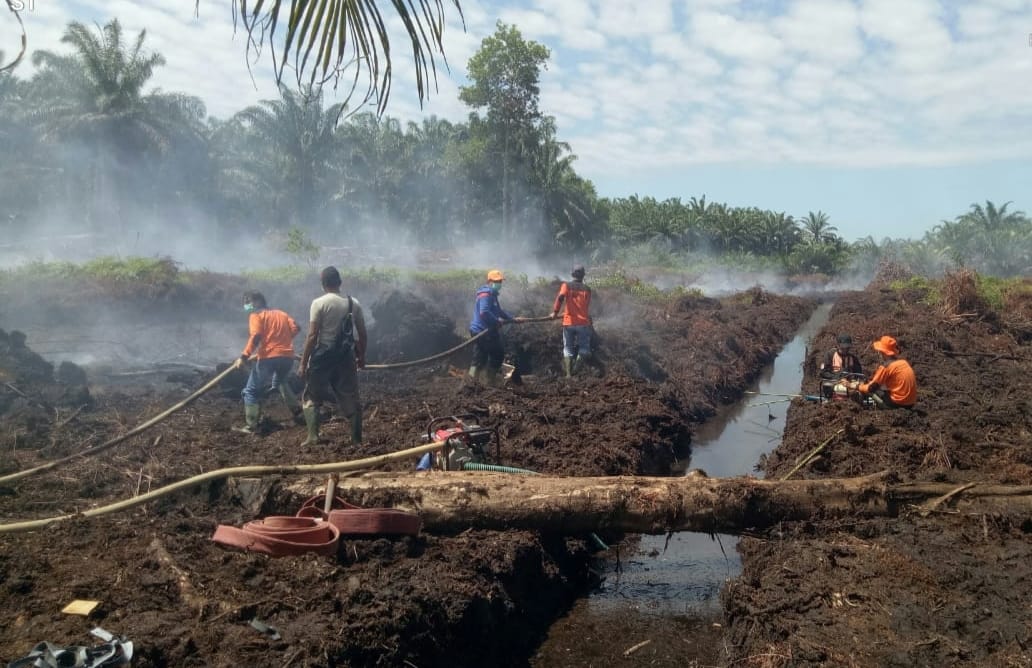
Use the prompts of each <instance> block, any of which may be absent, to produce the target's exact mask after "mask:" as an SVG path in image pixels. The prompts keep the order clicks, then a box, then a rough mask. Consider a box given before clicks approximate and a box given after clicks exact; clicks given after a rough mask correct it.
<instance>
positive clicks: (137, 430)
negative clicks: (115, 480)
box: [0, 316, 552, 484]
mask: <svg viewBox="0 0 1032 668" xmlns="http://www.w3.org/2000/svg"><path fill="white" fill-rule="evenodd" d="M551 319H552V318H551V316H543V317H540V318H526V319H524V320H522V321H521V322H544V321H546V320H551ZM486 333H487V330H484V331H483V332H480V333H478V334H476V335H474V336H472V337H470V338H469V339H467V340H466V341H463V342H462V343H460V344H459V345H457V346H455V347H453V348H449V349H448V350H446V351H444V352H443V353H438V354H436V355H431V356H430V357H424V358H423V359H418V360H412V361H410V362H398V363H395V364H367V365H366V366H365V368H366V369H375V370H380V369H402V368H406V367H411V366H416V365H419V364H426V363H427V362H432V361H435V360H438V359H441V358H443V357H447V356H448V355H451V354H453V353H455V352H456V351H459V350H461V349H462V348H465V347H466V346H468V345H470V344H472V343H473V342H474V341H476V340H477V339H478V338H480V337H481V336H483V335H484V334H486ZM235 370H236V369H235V367H232V366H230V367H229V368H227V369H225V370H224V371H222V372H221V373H219V374H218V375H217V376H215V377H214V378H212V379H211V380H210V381H208V382H207V383H205V384H204V385H203V386H202V387H201V388H200V389H198V390H197V391H196V392H194V393H193V394H191V395H190V396H188V397H186V398H185V399H183V400H182V401H180V402H179V403H177V404H175V405H173V406H171V407H169V408H168V409H166V410H165V411H163V412H161V413H159V414H157V415H155V416H154V417H152V418H151V419H149V420H147V421H146V422H143V423H141V424H139V425H137V426H135V427H133V428H132V429H130V430H129V431H127V432H126V433H124V434H122V435H121V436H116V437H115V438H112V439H110V440H108V441H105V442H104V443H101V444H100V445H97V446H95V447H92V448H87V449H85V450H80V451H79V452H76V453H73V454H71V455H68V456H67V457H61V458H60V459H55V460H53V461H50V462H47V463H45V464H40V465H39V466H35V467H33V468H30V469H25V470H24V471H17V472H15V473H8V474H7V475H4V476H0V484H2V483H9V482H14V481H15V480H21V479H22V478H26V477H28V476H30V475H33V474H36V473H42V472H43V471H49V470H50V469H53V468H56V467H58V466H60V465H62V464H66V463H68V462H70V461H74V460H76V459H80V458H82V457H89V456H92V455H95V454H98V453H100V452H103V451H105V450H107V449H109V448H112V447H114V446H116V445H118V444H119V443H121V442H123V441H125V440H127V439H129V438H132V437H133V436H136V435H138V434H141V433H143V432H144V431H146V430H148V429H150V428H151V427H153V426H154V425H156V424H158V423H160V422H162V421H164V420H165V419H166V418H168V417H169V416H170V415H172V414H173V413H176V412H178V411H180V410H182V409H184V408H186V407H187V406H189V405H190V404H192V403H193V402H194V401H196V400H197V399H199V398H200V397H201V396H202V395H204V394H206V393H207V392H210V391H211V390H212V389H213V388H215V386H217V385H218V384H219V382H221V381H222V380H223V379H224V378H225V377H226V376H228V375H229V374H230V373H232V372H233V371H235Z"/></svg>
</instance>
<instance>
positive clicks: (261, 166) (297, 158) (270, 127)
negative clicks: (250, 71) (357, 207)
mask: <svg viewBox="0 0 1032 668" xmlns="http://www.w3.org/2000/svg"><path fill="white" fill-rule="evenodd" d="M343 107H344V105H343V103H338V104H334V105H331V106H330V107H328V108H325V109H324V108H323V93H322V89H321V88H314V89H312V88H305V89H302V90H301V91H300V92H299V93H295V92H294V91H292V90H290V89H289V88H287V87H285V86H281V87H280V98H279V99H278V100H261V101H260V102H259V103H258V104H256V105H253V106H250V107H247V108H246V109H244V110H242V111H240V112H238V113H237V114H236V116H234V118H233V120H234V122H235V123H238V124H240V126H241V127H242V129H243V136H244V137H245V138H246V139H245V146H246V148H244V149H243V151H242V152H241V153H238V154H237V156H236V157H237V161H235V165H236V169H238V170H241V171H243V172H244V173H249V174H250V178H251V179H252V182H253V183H255V184H256V185H257V186H258V187H257V190H264V191H266V192H278V193H280V194H281V195H282V200H281V201H279V202H277V203H276V207H277V209H278V211H277V218H279V219H280V221H281V222H286V223H287V224H288V226H294V225H297V224H299V223H301V224H306V225H307V224H311V223H312V222H313V217H314V215H315V214H316V212H317V211H319V210H320V209H321V208H322V207H323V206H324V205H325V204H326V202H327V201H328V198H329V195H330V192H331V191H332V190H333V189H334V188H335V186H334V185H333V184H332V179H331V178H330V176H331V175H332V173H333V170H332V166H333V159H334V156H335V152H336V149H337V148H338V146H339V143H338V142H337V139H336V134H335V129H336V127H337V120H338V119H339V118H340V113H341V111H342V110H343ZM230 164H234V161H231V163H230Z"/></svg>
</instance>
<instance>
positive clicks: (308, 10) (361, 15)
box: [196, 0, 466, 114]
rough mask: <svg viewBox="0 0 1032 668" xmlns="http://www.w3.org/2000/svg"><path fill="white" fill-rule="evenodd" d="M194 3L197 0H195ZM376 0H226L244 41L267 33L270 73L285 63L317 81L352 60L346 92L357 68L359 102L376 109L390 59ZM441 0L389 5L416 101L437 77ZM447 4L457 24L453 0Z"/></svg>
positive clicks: (255, 43) (251, 43) (260, 39)
mask: <svg viewBox="0 0 1032 668" xmlns="http://www.w3.org/2000/svg"><path fill="white" fill-rule="evenodd" d="M196 3H197V6H199V5H200V0H196ZM379 4H386V3H378V2H374V1H373V0H269V1H266V0H255V1H252V2H250V3H249V2H248V1H247V0H234V10H235V11H234V21H235V20H236V19H237V18H239V19H240V21H241V22H242V23H243V25H244V28H245V29H246V30H247V33H248V40H247V44H248V47H247V48H248V49H249V50H250V49H260V48H261V45H262V44H264V43H265V40H266V39H267V40H268V43H269V45H270V47H269V48H270V49H271V50H272V57H273V62H274V63H275V69H276V81H277V82H278V83H280V84H282V83H283V73H284V72H285V71H286V70H288V69H289V70H293V71H294V72H295V73H296V77H297V83H298V84H302V83H307V84H308V85H310V86H316V85H320V84H322V83H325V82H327V81H330V80H331V79H332V80H334V81H336V80H338V79H339V78H340V76H341V75H342V74H344V72H345V71H346V70H349V69H351V68H355V71H354V73H353V74H348V75H347V76H348V77H349V78H351V79H352V83H351V90H350V92H349V94H348V99H349V102H350V98H351V96H352V95H353V94H354V93H355V92H356V91H357V90H358V89H359V81H360V80H361V79H362V73H363V72H364V73H365V91H364V93H363V95H362V100H361V103H360V104H358V105H354V104H349V106H351V107H352V108H357V107H360V106H362V105H364V104H365V103H366V102H369V101H375V103H376V107H377V113H378V114H382V113H383V112H384V111H385V110H386V108H387V100H388V98H389V97H390V90H391V77H392V72H393V70H392V63H391V40H390V35H389V30H388V26H387V19H386V18H385V16H384V14H383V12H382V11H381V9H380V7H379V6H377V5H379ZM445 4H446V0H391V1H390V5H391V7H392V8H393V10H394V12H395V13H396V14H397V16H398V18H400V19H401V22H402V24H403V25H404V27H405V32H406V33H407V36H408V38H409V40H410V42H411V46H412V59H413V62H414V64H415V73H416V91H417V93H418V94H419V101H420V104H422V102H423V101H424V100H425V99H426V98H427V97H428V96H429V92H430V90H429V87H430V83H431V81H432V82H433V84H434V86H435V88H436V84H437V61H436V58H435V54H440V55H441V57H442V58H444V63H445V66H446V67H447V59H446V58H445V56H444V44H443V39H444V21H445ZM447 4H451V5H454V7H455V11H456V12H457V13H458V15H459V18H460V19H461V20H462V26H463V30H465V25H466V24H465V18H464V17H463V15H462V7H461V6H460V5H459V0H451V2H449V3H447Z"/></svg>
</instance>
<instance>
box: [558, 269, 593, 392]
mask: <svg viewBox="0 0 1032 668" xmlns="http://www.w3.org/2000/svg"><path fill="white" fill-rule="evenodd" d="M571 276H573V280H572V281H567V282H565V283H563V284H562V286H560V288H559V294H558V295H556V298H555V304H554V305H553V306H552V317H553V318H558V317H559V309H561V308H562V307H563V302H566V312H565V313H564V314H563V372H564V373H565V375H566V377H567V378H569V377H570V376H572V375H573V374H574V373H576V372H578V371H580V369H581V367H582V366H584V363H585V361H586V360H587V359H588V357H590V356H591V316H590V315H589V314H588V311H589V310H590V308H591V288H589V287H588V286H586V285H584V267H583V266H582V265H579V264H578V265H577V266H575V267H574V268H573V271H572V272H571Z"/></svg>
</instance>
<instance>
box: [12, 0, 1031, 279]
mask: <svg viewBox="0 0 1032 668" xmlns="http://www.w3.org/2000/svg"><path fill="white" fill-rule="evenodd" d="M277 6H278V5H277ZM313 29H315V28H313ZM310 34H316V33H310ZM63 41H64V43H65V44H66V45H67V46H68V47H69V51H68V52H67V53H60V54H58V53H51V52H46V51H39V52H36V53H34V54H33V56H32V61H33V63H34V64H35V66H36V69H35V70H34V71H33V72H32V73H31V75H30V76H28V78H24V79H23V78H19V76H18V75H17V74H18V72H19V71H18V70H15V71H13V72H3V73H0V112H2V113H3V115H4V118H5V126H4V128H0V153H3V154H4V155H5V156H7V157H8V158H9V159H8V164H11V165H17V166H18V168H17V169H11V170H7V171H5V172H4V178H3V179H0V203H2V204H0V213H2V214H3V215H4V217H5V220H8V221H10V224H9V228H8V231H9V233H10V234H12V235H17V234H18V233H19V232H21V231H24V230H31V229H33V225H34V224H35V223H36V222H37V221H38V219H39V218H40V217H43V216H48V217H50V216H62V215H67V216H70V217H73V218H74V219H75V220H77V221H81V223H82V227H83V229H84V230H86V231H88V232H93V233H97V234H105V235H112V236H115V237H116V238H126V237H129V236H130V235H132V234H134V233H140V232H141V231H142V230H141V229H140V228H139V227H137V225H138V224H139V223H138V221H154V220H156V221H162V222H164V223H165V224H166V225H168V224H169V222H170V221H175V223H178V222H179V220H180V218H174V217H175V216H183V215H184V214H183V212H184V211H185V212H189V216H190V217H191V218H194V219H199V220H210V221H213V222H211V223H210V224H209V228H206V229H205V230H204V232H205V233H210V234H211V235H213V236H217V237H221V238H261V237H265V238H272V239H286V241H285V242H283V244H281V245H280V250H281V251H282V252H284V254H285V255H286V256H287V258H289V259H287V258H285V259H287V261H288V262H291V261H293V262H296V263H298V264H300V263H306V264H308V265H310V266H313V267H314V264H315V263H316V262H317V261H318V257H319V255H320V251H325V252H326V253H327V254H328V255H329V254H331V252H332V249H333V248H334V247H335V246H337V245H343V244H346V245H347V246H348V248H355V249H357V248H369V247H371V246H381V247H389V248H397V247H398V246H406V245H411V246H419V247H422V248H426V249H429V250H443V249H448V248H453V247H458V246H462V245H464V244H468V243H470V242H471V241H472V242H481V241H486V242H499V243H502V244H505V245H506V247H507V248H511V250H512V253H513V254H514V255H515V254H517V253H534V254H536V255H538V256H539V257H543V258H548V259H555V258H564V259H565V258H569V257H570V255H574V254H575V255H577V256H578V257H582V258H585V259H588V260H589V261H590V262H591V264H593V265H595V266H598V265H599V264H603V263H607V262H613V263H616V264H620V265H624V266H637V267H649V268H653V267H655V268H663V269H667V270H671V271H681V272H686V271H695V270H700V271H701V270H704V269H705V268H706V267H712V266H714V265H722V266H727V267H734V268H738V269H746V270H755V271H778V272H783V273H787V274H824V275H834V274H838V273H842V272H845V271H853V270H858V271H866V272H871V271H873V270H874V268H875V267H877V266H878V265H879V263H882V262H885V261H894V262H896V263H898V264H900V265H902V266H905V267H907V268H909V269H910V270H911V271H912V272H914V273H917V274H922V275H929V276H931V275H938V274H941V273H942V272H943V271H951V270H957V269H959V268H962V267H967V268H971V269H973V270H975V271H978V272H979V273H980V274H982V275H985V276H1008V275H1014V274H1016V273H1026V274H1027V273H1029V272H1032V220H1030V219H1029V218H1028V217H1027V216H1026V215H1025V214H1024V213H1022V212H1020V211H1016V210H1013V209H1012V208H1011V206H1010V203H1009V202H1008V203H1006V204H1003V205H996V204H994V203H993V202H985V203H984V204H972V205H971V207H970V210H969V211H967V212H966V213H962V214H960V215H958V216H957V217H956V218H955V219H954V220H951V221H943V222H942V224H940V225H938V226H936V227H935V228H934V229H932V230H930V231H929V232H928V233H927V234H926V235H925V236H924V237H923V238H922V239H920V240H899V239H895V240H894V239H883V240H882V241H880V242H879V241H876V240H875V239H873V238H870V237H869V238H867V239H862V240H858V241H856V242H853V243H849V242H847V241H845V240H844V239H843V238H842V237H841V236H840V235H839V233H838V230H837V229H836V227H835V225H834V222H833V221H832V220H831V218H830V217H829V215H828V214H827V213H825V212H822V211H808V212H805V213H802V212H798V213H799V214H800V215H798V216H793V215H792V214H789V213H788V212H784V211H772V210H767V209H762V208H759V207H755V206H746V207H740V206H739V207H736V206H730V205H728V204H725V203H720V202H712V201H707V199H706V197H705V196H701V197H690V198H688V199H686V200H682V199H681V198H677V197H675V198H670V199H666V200H662V201H660V200H656V199H655V198H651V197H639V196H637V195H632V196H629V197H618V198H600V197H599V196H598V194H597V193H596V191H595V188H594V185H593V184H592V183H591V182H590V181H588V180H586V179H584V178H583V177H581V176H580V175H578V174H577V172H576V170H575V162H576V156H575V155H574V154H573V153H572V150H571V147H570V146H569V145H567V144H565V143H564V142H561V141H559V140H558V128H557V127H556V122H555V119H554V118H553V117H551V116H549V115H547V114H546V113H545V112H544V111H543V110H542V109H540V107H539V81H540V78H541V73H542V70H543V69H544V67H545V66H546V63H547V61H548V58H549V51H548V49H547V48H546V47H544V46H543V45H541V44H538V43H536V42H534V41H532V40H526V39H524V38H523V36H522V35H521V33H520V31H519V30H518V29H517V28H516V27H515V26H512V25H507V24H504V23H500V22H499V23H498V24H497V26H496V31H495V33H494V34H492V35H490V36H489V37H487V38H485V39H484V40H483V41H482V43H481V45H480V48H479V49H478V50H477V51H476V52H475V53H474V55H473V56H472V58H471V59H470V61H469V63H468V71H469V73H470V83H469V85H468V86H464V87H462V88H461V90H460V94H459V96H460V99H461V100H462V101H463V102H464V103H466V104H467V105H468V106H469V108H470V115H469V118H468V120H467V121H465V122H460V123H452V122H449V121H445V120H441V119H438V118H435V117H430V118H426V119H424V120H423V121H422V122H421V123H408V124H403V123H401V122H400V121H399V120H397V119H393V118H390V117H383V116H379V115H377V114H374V113H358V114H354V115H351V116H346V115H344V111H345V109H344V107H343V106H342V105H341V104H332V105H326V104H325V101H324V97H323V93H322V90H321V89H320V88H319V87H318V86H307V87H302V88H300V89H298V90H292V89H288V88H285V87H284V88H282V89H281V90H280V91H279V95H278V97H277V98H276V99H270V100H262V101H261V102H260V103H258V104H256V105H254V106H251V107H247V108H245V109H242V110H240V111H239V112H237V113H235V114H233V115H231V116H230V117H229V118H226V119H216V118H211V117H208V116H207V114H206V111H205V109H204V105H203V104H202V103H201V102H200V100H199V99H198V98H196V97H193V96H190V95H187V94H181V93H164V92H147V91H148V86H151V85H152V83H153V82H152V75H153V74H154V72H155V70H156V69H157V68H159V67H161V66H162V65H163V64H164V62H165V61H164V59H163V58H162V57H161V55H160V54H156V53H152V52H149V51H148V50H147V49H146V39H145V35H144V33H140V34H139V35H137V36H136V37H135V38H133V39H129V38H128V36H126V35H124V34H123V32H122V29H121V26H120V25H119V23H118V22H117V21H116V20H112V21H111V22H109V23H108V24H106V25H104V26H102V27H97V28H96V29H94V28H89V27H87V26H84V25H83V24H80V23H72V24H70V25H69V26H68V28H67V30H66V33H65V36H64V39H63ZM435 41H436V38H434V37H433V36H430V42H428V43H424V45H423V46H424V47H426V48H428V49H430V50H433V49H432V48H431V47H432V46H433V44H434V43H435ZM304 50H305V49H304V47H302V51H304ZM323 55H326V54H325V53H324V54H323ZM332 59H333V58H332V57H331V61H332ZM380 93H381V91H376V94H377V95H380ZM116 165H117V166H118V168H117V169H116V168H114V167H115V166H116ZM43 175H45V176H46V178H41V176H43ZM63 202H67V203H69V204H68V205H67V206H68V207H70V208H69V210H62V209H61V208H60V206H61V203H63ZM195 214H197V215H195ZM374 255H375V254H374ZM272 271H274V272H275V271H286V270H272Z"/></svg>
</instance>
